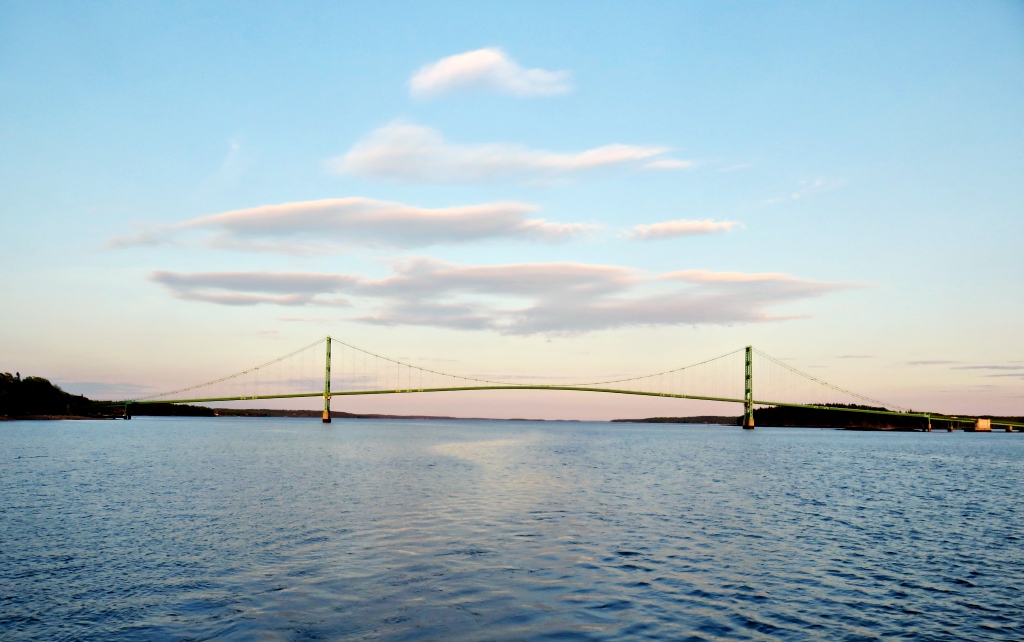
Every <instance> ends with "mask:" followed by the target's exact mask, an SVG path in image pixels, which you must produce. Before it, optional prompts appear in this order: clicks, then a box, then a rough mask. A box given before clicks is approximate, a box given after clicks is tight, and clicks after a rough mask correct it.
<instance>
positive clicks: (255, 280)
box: [149, 270, 356, 306]
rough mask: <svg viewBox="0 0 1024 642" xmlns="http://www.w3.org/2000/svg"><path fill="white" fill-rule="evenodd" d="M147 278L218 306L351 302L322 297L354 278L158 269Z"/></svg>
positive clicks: (187, 297) (177, 294) (180, 295)
mask: <svg viewBox="0 0 1024 642" xmlns="http://www.w3.org/2000/svg"><path fill="white" fill-rule="evenodd" d="M149 280H150V281H153V282H155V283H159V284H161V285H163V286H164V287H166V288H167V289H168V290H170V291H171V293H172V294H173V295H174V296H175V297H177V298H179V299H185V300H191V301H205V302H207V303H219V304H221V305H256V304H259V303H272V304H276V305H336V306H347V305H350V304H349V303H348V302H347V301H346V300H344V299H339V298H323V297H320V295H322V294H331V293H336V292H340V291H342V290H345V289H348V288H351V286H352V285H353V284H354V283H355V282H356V279H355V278H354V277H349V276H344V275H340V274H310V273H275V272H198V273H192V274H181V273H178V272H165V271H161V270H158V271H156V272H153V273H152V274H150V275H149Z"/></svg>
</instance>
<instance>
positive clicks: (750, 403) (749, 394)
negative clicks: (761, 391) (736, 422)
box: [743, 346, 754, 430]
mask: <svg viewBox="0 0 1024 642" xmlns="http://www.w3.org/2000/svg"><path fill="white" fill-rule="evenodd" d="M746 361H747V364H746V369H745V373H744V375H743V429H744V430H753V429H754V348H753V347H752V346H747V359H746Z"/></svg>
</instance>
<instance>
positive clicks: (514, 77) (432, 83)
mask: <svg viewBox="0 0 1024 642" xmlns="http://www.w3.org/2000/svg"><path fill="white" fill-rule="evenodd" d="M466 89H476V90H490V91H496V92H498V93H501V94H510V95H512V96H550V95H553V94H563V93H565V92H567V91H569V90H570V89H572V87H570V86H569V72H567V71H546V70H544V69H524V68H522V67H520V66H519V65H518V64H517V63H516V62H515V61H514V60H512V59H511V58H509V57H508V54H506V53H505V52H504V51H502V50H501V49H497V48H487V49H477V50H476V51H467V52H465V53H461V54H457V55H454V56H448V57H447V58H442V59H441V60H438V61H437V62H434V63H431V64H429V65H426V66H425V67H422V68H421V69H420V70H419V71H417V72H416V73H415V74H414V75H413V77H412V78H410V79H409V93H410V94H412V95H413V96H416V97H421V98H428V97H433V96H439V95H441V94H444V93H448V92H451V91H457V90H466Z"/></svg>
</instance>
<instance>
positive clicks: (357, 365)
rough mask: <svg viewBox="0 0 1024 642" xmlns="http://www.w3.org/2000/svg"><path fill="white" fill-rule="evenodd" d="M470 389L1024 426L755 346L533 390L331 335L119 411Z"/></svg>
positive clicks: (750, 416) (327, 401)
mask: <svg viewBox="0 0 1024 642" xmlns="http://www.w3.org/2000/svg"><path fill="white" fill-rule="evenodd" d="M332 350H333V351H334V354H333V358H332ZM755 366H756V368H755ZM755 372H756V385H755ZM470 390H562V391H577V392H596V393H605V394H620V395H641V396H650V397H668V398H675V399H694V400H702V401H718V402H725V403H735V404H741V405H742V407H743V419H742V426H743V428H746V429H753V428H754V407H755V406H762V407H763V406H775V407H784V408H809V409H815V410H828V411H842V412H850V413H864V414H871V415H888V416H892V417H901V418H916V419H917V420H919V421H920V425H921V429H922V430H931V429H932V423H933V422H935V423H936V424H938V425H939V426H943V427H945V428H946V429H947V430H953V429H954V427H957V426H960V427H964V428H967V429H973V430H978V431H985V430H991V427H992V426H1001V427H1003V428H1004V429H1006V430H1007V431H1012V430H1014V429H1021V428H1024V424H1022V423H1015V422H1007V421H997V420H988V419H981V418H977V417H951V416H948V415H939V414H935V413H924V412H914V411H913V410H911V409H909V408H903V407H900V406H895V405H893V404H887V403H884V402H882V401H879V400H877V399H871V398H869V397H865V396H863V395H860V394H857V393H855V392H851V391H849V390H846V389H844V388H841V387H839V386H835V385H833V384H830V383H828V382H825V381H822V380H821V379H819V378H817V377H814V376H812V375H809V374H807V373H804V372H801V371H800V370H797V369H796V368H793V367H792V366H790V365H788V364H785V363H783V362H782V361H780V360H779V359H776V358H774V357H771V356H769V355H767V354H765V353H764V352H761V351H760V350H756V349H754V348H752V347H750V346H748V347H746V348H740V349H738V350H734V351H732V352H729V353H727V354H723V355H720V356H717V357H714V358H711V359H706V360H704V361H700V362H698V363H693V364H690V365H687V366H682V367H679V368H674V369H670V370H664V371H661V372H656V373H653V374H648V375H642V376H631V377H615V378H608V379H605V380H600V381H583V382H579V381H565V382H562V383H554V382H548V383H543V384H537V383H528V384H527V383H522V382H521V381H519V382H517V381H515V380H510V378H504V379H502V378H492V377H489V376H479V377H476V376H463V375H455V374H450V373H446V372H440V371H438V370H433V369H429V368H423V367H420V366H415V365H411V364H408V363H405V362H402V361H397V360H395V359H389V358H387V357H383V356H381V355H378V354H374V353H372V352H368V351H366V350H363V349H361V348H357V347H355V346H352V345H349V344H347V343H344V342H341V341H335V340H332V339H331V337H325V338H323V339H320V340H318V341H316V342H314V343H311V344H309V345H307V346H304V347H302V348H299V349H298V350H295V351H294V352H290V353H288V354H286V355H284V356H282V357H278V358H277V359H273V360H271V361H267V362H265V363H262V364H260V365H258V366H255V367H252V368H248V369H246V370H243V371H241V372H236V373H235V374H232V375H229V376H226V377H221V378H219V379H215V380H213V381H207V382H205V383H201V384H198V385H194V386H189V387H187V388H179V389H177V390H171V391H169V392H164V393H160V394H156V395H151V396H148V397H143V398H139V399H129V400H124V401H121V402H118V404H119V405H120V404H124V406H125V418H130V415H129V413H128V406H129V405H131V404H157V403H171V404H183V403H215V402H227V401H247V400H259V399H294V398H303V397H322V398H323V405H324V411H323V421H324V422H325V423H330V421H331V414H330V413H331V398H332V397H345V396H352V395H387V394H411V393H428V392H456V391H470ZM865 404H870V406H866V405H865Z"/></svg>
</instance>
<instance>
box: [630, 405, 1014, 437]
mask: <svg viewBox="0 0 1024 642" xmlns="http://www.w3.org/2000/svg"><path fill="white" fill-rule="evenodd" d="M823 405H824V406H826V407H828V408H835V410H829V409H825V408H792V407H787V406H767V407H763V408H754V426H762V427H769V428H779V427H791V428H843V429H846V430H895V431H915V430H922V429H924V428H925V427H926V426H927V421H926V420H925V419H923V418H922V417H916V416H905V417H904V416H901V415H898V414H896V415H880V414H879V415H873V414H870V413H861V412H850V410H881V411H884V410H885V408H881V407H876V406H860V405H854V404H823ZM933 415H934V416H933V418H932V421H933V422H941V421H942V417H943V415H942V414H940V413H933ZM981 417H982V418H983V419H994V420H999V421H1012V422H1020V421H1024V418H1021V417H999V416H994V415H981ZM742 419H743V417H729V416H724V417H719V416H703V415H702V416H697V417H648V418H645V419H613V420H612V421H614V422H624V423H645V424H721V425H724V426H739V425H740V424H741V422H742Z"/></svg>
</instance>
